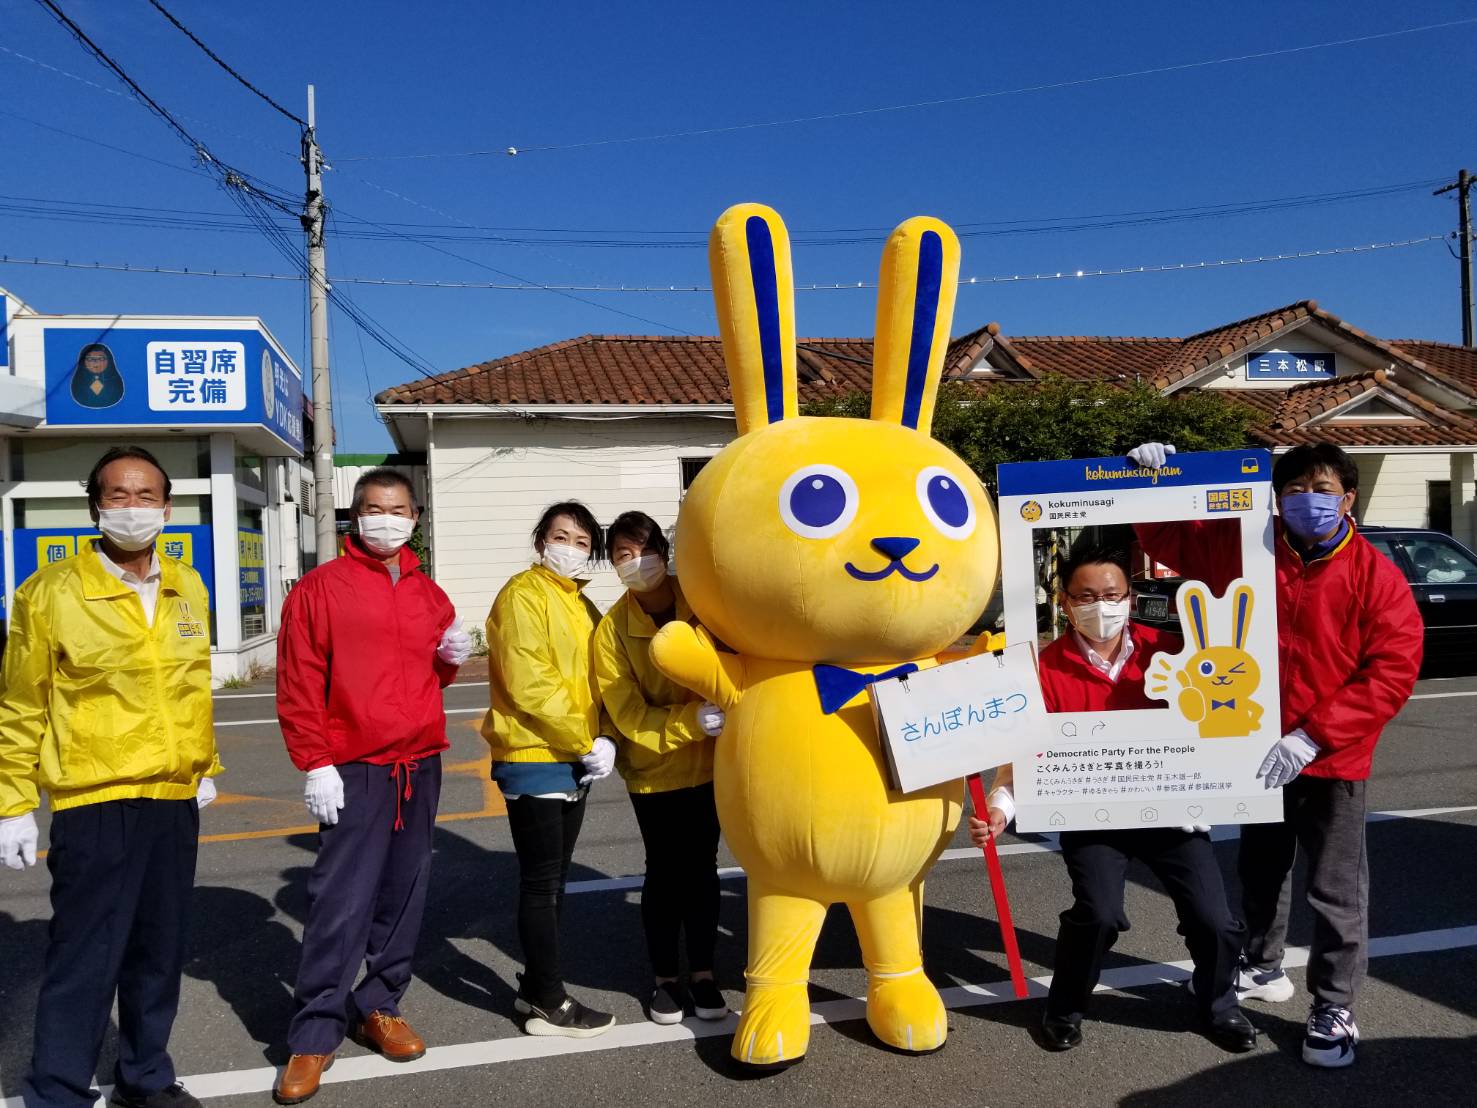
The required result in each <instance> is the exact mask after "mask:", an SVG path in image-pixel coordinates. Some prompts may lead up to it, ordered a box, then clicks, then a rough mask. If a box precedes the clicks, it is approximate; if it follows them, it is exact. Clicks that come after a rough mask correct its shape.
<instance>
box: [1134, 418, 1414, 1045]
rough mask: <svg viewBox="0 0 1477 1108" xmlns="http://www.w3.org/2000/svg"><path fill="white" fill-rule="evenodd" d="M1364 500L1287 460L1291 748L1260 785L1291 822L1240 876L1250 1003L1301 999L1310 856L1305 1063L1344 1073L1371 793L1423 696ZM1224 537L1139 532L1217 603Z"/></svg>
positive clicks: (1338, 480)
mask: <svg viewBox="0 0 1477 1108" xmlns="http://www.w3.org/2000/svg"><path fill="white" fill-rule="evenodd" d="M1173 453H1174V447H1173V446H1169V445H1164V444H1160V443H1145V444H1144V445H1143V446H1140V447H1137V448H1135V449H1134V450H1132V451H1130V452H1129V455H1128V457H1129V459H1130V460H1131V461H1133V462H1135V463H1136V464H1138V465H1140V466H1144V467H1145V468H1149V469H1157V468H1159V467H1160V466H1162V465H1163V464H1164V461H1165V457H1166V456H1167V455H1169V454H1173ZM1358 487H1359V470H1358V468H1357V467H1356V466H1355V464H1354V461H1353V459H1351V458H1350V457H1349V455H1348V454H1346V453H1344V451H1342V450H1340V449H1339V448H1338V447H1337V446H1334V445H1332V444H1329V443H1320V444H1318V445H1316V446H1310V445H1304V446H1296V447H1293V448H1292V449H1291V450H1289V451H1288V452H1287V453H1286V454H1283V455H1282V456H1281V457H1280V458H1278V459H1277V461H1276V463H1275V464H1274V466H1273V468H1272V491H1273V493H1274V494H1275V495H1276V498H1277V511H1278V518H1277V519H1276V520H1274V521H1273V532H1274V533H1273V543H1274V546H1275V553H1276V567H1277V648H1278V658H1279V665H1280V674H1281V684H1282V688H1281V694H1282V696H1281V699H1282V729H1283V732H1284V733H1283V736H1282V738H1281V739H1279V740H1278V741H1277V742H1276V743H1275V744H1273V746H1272V748H1271V750H1269V751H1268V752H1267V757H1266V759H1265V760H1264V761H1263V762H1262V766H1261V769H1260V770H1259V771H1258V774H1257V776H1258V777H1260V778H1262V779H1263V781H1264V783H1265V784H1266V787H1267V788H1269V789H1272V788H1281V789H1282V790H1283V801H1284V822H1282V823H1267V824H1248V825H1247V826H1245V827H1243V828H1242V829H1241V849H1240V857H1239V860H1238V863H1237V868H1238V871H1239V874H1240V877H1241V886H1242V907H1243V911H1244V914H1245V916H1246V924H1247V937H1246V949H1245V958H1246V964H1245V965H1244V966H1243V968H1242V971H1241V978H1240V987H1241V990H1242V995H1243V996H1244V997H1250V998H1254V999H1260V1000H1271V1001H1283V1000H1288V999H1290V998H1291V997H1292V995H1293V987H1292V983H1291V982H1290V981H1289V980H1288V979H1287V975H1286V974H1285V973H1284V972H1283V970H1282V958H1283V952H1284V948H1285V945H1286V942H1287V924H1288V916H1289V913H1290V910H1291V902H1292V867H1293V861H1294V859H1295V857H1296V854H1297V851H1298V849H1299V848H1301V849H1302V850H1303V851H1304V852H1305V853H1306V854H1307V856H1308V892H1307V896H1308V904H1309V906H1310V907H1311V908H1312V909H1313V942H1312V948H1311V950H1310V951H1309V955H1308V990H1309V992H1311V993H1312V994H1313V1008H1312V1011H1311V1013H1310V1014H1309V1016H1308V1025H1307V1033H1306V1034H1305V1036H1304V1038H1303V1051H1302V1055H1303V1061H1305V1062H1307V1063H1309V1064H1310V1065H1314V1066H1324V1067H1338V1066H1347V1065H1350V1064H1351V1063H1352V1062H1353V1061H1354V1048H1355V1046H1356V1045H1357V1044H1358V1042H1359V1029H1358V1027H1357V1026H1356V1025H1355V1023H1354V1013H1353V1006H1354V1001H1355V998H1356V997H1357V995H1358V991H1359V986H1360V985H1361V984H1362V982H1363V980H1364V974H1365V970H1366V968H1367V967H1368V964H1369V862H1368V857H1367V854H1366V850H1365V836H1364V821H1365V799H1364V794H1365V785H1366V783H1367V781H1368V778H1369V773H1370V765H1371V763H1372V761H1373V759H1374V748H1375V744H1376V743H1377V742H1378V741H1379V737H1380V733H1381V731H1383V730H1384V727H1385V725H1386V724H1387V723H1389V722H1390V720H1391V719H1393V718H1394V717H1395V715H1396V713H1398V712H1399V711H1400V709H1401V708H1402V707H1403V706H1404V705H1405V702H1406V700H1407V699H1409V697H1410V693H1411V689H1412V688H1413V687H1414V685H1415V680H1416V675H1417V674H1418V672H1419V671H1420V665H1421V651H1422V646H1423V642H1424V634H1425V632H1424V625H1423V623H1422V620H1421V615H1420V611H1419V610H1418V609H1417V608H1416V605H1415V598H1414V597H1413V596H1412V595H1411V591H1410V585H1409V584H1408V583H1407V582H1406V580H1405V577H1404V576H1403V575H1402V574H1401V572H1400V571H1399V570H1398V569H1397V568H1396V567H1395V565H1394V564H1393V563H1392V562H1390V560H1389V559H1388V558H1386V557H1385V556H1384V555H1382V554H1381V553H1379V551H1377V550H1376V549H1375V548H1374V547H1373V546H1371V545H1370V544H1369V542H1368V541H1367V540H1365V539H1364V538H1363V537H1362V536H1361V535H1360V534H1359V533H1358V529H1357V527H1356V526H1355V524H1354V520H1353V518H1352V517H1351V516H1350V515H1349V513H1350V511H1351V510H1352V509H1353V507H1354V500H1355V497H1356V495H1357V492H1358ZM1235 526H1236V525H1235V524H1229V527H1231V528H1234V527H1235ZM1227 527H1228V521H1224V520H1214V521H1211V520H1197V521H1193V522H1182V523H1161V524H1147V525H1140V526H1139V527H1138V528H1137V531H1138V537H1139V541H1140V543H1142V545H1143V547H1144V549H1145V550H1146V551H1147V552H1148V554H1149V555H1150V556H1151V557H1152V558H1153V559H1154V560H1155V561H1157V562H1161V563H1163V564H1164V565H1167V566H1169V567H1170V568H1171V569H1173V570H1174V571H1175V572H1177V573H1179V574H1180V575H1181V576H1184V577H1192V578H1195V579H1197V580H1200V581H1204V582H1205V583H1206V584H1207V585H1208V586H1209V587H1210V588H1211V589H1213V590H1214V591H1215V592H1216V593H1218V594H1221V593H1224V592H1225V589H1226V587H1227V585H1228V584H1229V583H1230V582H1231V580H1232V579H1234V578H1235V577H1237V576H1238V575H1239V573H1240V570H1241V566H1240V546H1239V544H1238V543H1237V542H1235V541H1234V534H1228V530H1227Z"/></svg>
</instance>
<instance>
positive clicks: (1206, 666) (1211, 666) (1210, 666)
mask: <svg viewBox="0 0 1477 1108" xmlns="http://www.w3.org/2000/svg"><path fill="white" fill-rule="evenodd" d="M1200 672H1201V673H1203V674H1204V675H1205V676H1206V677H1209V676H1210V675H1211V674H1212V673H1214V672H1215V663H1214V662H1201V663H1200Z"/></svg>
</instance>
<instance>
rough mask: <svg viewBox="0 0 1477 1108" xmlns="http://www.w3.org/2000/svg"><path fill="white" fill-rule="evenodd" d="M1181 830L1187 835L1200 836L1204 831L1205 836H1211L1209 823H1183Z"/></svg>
mask: <svg viewBox="0 0 1477 1108" xmlns="http://www.w3.org/2000/svg"><path fill="white" fill-rule="evenodd" d="M1180 830H1181V831H1183V832H1184V833H1185V834H1186V835H1198V834H1200V833H1201V832H1202V831H1203V832H1204V833H1205V834H1207V835H1209V834H1210V824H1208V823H1182V824H1180Z"/></svg>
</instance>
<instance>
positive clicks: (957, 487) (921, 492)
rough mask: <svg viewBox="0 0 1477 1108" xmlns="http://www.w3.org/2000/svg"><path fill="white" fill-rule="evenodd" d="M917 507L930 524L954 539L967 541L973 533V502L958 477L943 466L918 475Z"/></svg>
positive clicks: (931, 468)
mask: <svg viewBox="0 0 1477 1108" xmlns="http://www.w3.org/2000/svg"><path fill="white" fill-rule="evenodd" d="M918 504H919V506H920V507H922V509H923V514H924V515H926V516H927V517H928V519H929V522H930V523H932V524H933V525H934V526H935V527H937V528H938V529H939V530H940V531H942V532H943V533H944V534H945V535H947V536H948V537H949V538H951V539H965V538H968V537H969V536H970V534H971V533H972V532H973V531H974V523H975V514H974V502H973V501H972V500H971V499H970V497H969V493H968V491H967V490H966V489H965V487H964V485H963V483H962V482H961V481H960V480H959V478H958V477H955V476H954V475H953V474H952V473H950V472H949V471H948V470H947V469H944V468H943V467H942V466H929V467H928V468H926V469H925V470H923V472H921V473H919V474H918Z"/></svg>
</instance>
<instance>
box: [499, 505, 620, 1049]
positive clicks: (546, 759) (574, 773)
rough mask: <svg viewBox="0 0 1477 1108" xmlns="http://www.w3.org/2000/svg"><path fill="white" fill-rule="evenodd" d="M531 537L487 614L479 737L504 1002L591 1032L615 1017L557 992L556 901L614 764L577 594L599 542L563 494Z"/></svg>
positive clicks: (540, 1029)
mask: <svg viewBox="0 0 1477 1108" xmlns="http://www.w3.org/2000/svg"><path fill="white" fill-rule="evenodd" d="M533 545H534V549H535V550H536V551H537V552H538V561H537V562H535V563H534V565H533V566H532V567H531V568H529V569H526V570H524V571H523V572H522V573H518V574H514V575H513V577H512V578H510V579H509V581H508V583H507V584H506V585H504V586H503V589H502V591H501V592H500V593H498V594H497V599H496V600H494V601H493V602H492V611H491V612H489V613H488V616H487V645H488V670H489V672H488V678H489V683H490V685H491V691H492V708H491V710H490V711H489V712H488V713H487V716H486V718H485V719H484V721H483V724H482V734H483V737H485V738H486V739H487V742H488V745H489V746H491V747H492V779H493V780H494V781H496V782H497V783H498V787H499V788H501V789H502V792H503V799H504V800H505V801H506V802H507V807H508V830H509V831H511V832H512V835H513V849H514V851H515V852H516V853H517V855H518V869H519V888H518V939H519V942H520V943H521V944H522V946H523V960H524V972H523V973H521V974H519V975H518V996H517V999H516V1000H514V1002H513V1006H514V1008H515V1009H516V1010H517V1012H518V1013H519V1015H521V1016H523V1017H524V1023H523V1030H524V1032H525V1033H527V1034H529V1035H556V1036H565V1037H569V1038H589V1037H591V1036H593V1035H599V1034H601V1033H602V1032H605V1031H608V1030H609V1029H610V1028H611V1027H613V1026H615V1017H614V1016H611V1015H609V1014H608V1013H605V1012H596V1011H594V1010H592V1009H589V1008H586V1007H585V1006H584V1005H583V1004H581V1003H580V1002H579V1001H577V1000H575V999H574V998H573V997H572V996H570V995H569V994H568V993H566V992H565V991H564V980H563V977H562V975H561V974H560V971H559V914H560V911H559V910H560V906H561V904H562V902H563V900H564V882H565V879H566V877H567V876H568V874H569V862H570V859H571V858H572V857H573V855H574V844H575V841H576V840H577V839H578V838H579V833H580V825H581V824H582V823H583V822H584V818H585V798H586V796H587V795H588V793H589V785H590V783H591V782H592V781H596V780H599V779H600V778H601V777H605V776H607V775H609V773H610V771H611V770H612V769H613V768H614V766H615V744H614V743H613V742H612V741H611V740H610V738H609V737H607V736H608V733H609V730H610V729H609V728H608V726H604V717H603V715H602V713H601V711H600V699H599V696H598V695H597V693H596V691H595V681H594V677H593V675H592V674H591V672H590V644H591V640H592V639H593V638H594V636H595V625H596V624H597V623H599V622H600V613H599V611H597V610H596V608H595V605H594V604H592V603H590V601H589V600H588V599H587V598H586V597H585V595H584V587H585V585H586V584H587V583H588V582H589V576H590V573H591V564H592V563H595V562H599V561H601V560H602V559H603V558H604V556H605V541H604V536H603V535H602V534H601V532H600V525H599V524H598V523H597V522H595V517H594V516H592V515H591V514H590V510H589V509H588V508H586V507H585V506H584V505H583V504H580V503H578V502H577V501H566V502H564V503H560V504H554V505H551V506H550V507H549V508H547V509H546V510H545V511H544V514H543V516H542V517H541V518H540V519H539V521H538V526H537V527H535V528H534V530H533Z"/></svg>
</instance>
